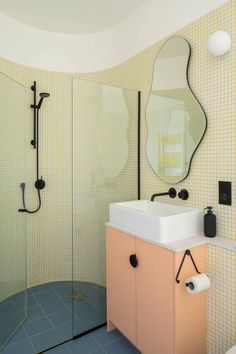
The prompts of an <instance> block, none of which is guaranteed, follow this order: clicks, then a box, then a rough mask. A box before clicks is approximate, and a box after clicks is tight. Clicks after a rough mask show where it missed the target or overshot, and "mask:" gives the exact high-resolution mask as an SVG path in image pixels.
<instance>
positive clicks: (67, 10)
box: [0, 0, 146, 34]
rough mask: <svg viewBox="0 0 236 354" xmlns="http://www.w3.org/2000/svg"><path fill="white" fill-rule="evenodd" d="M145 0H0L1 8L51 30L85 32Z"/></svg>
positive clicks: (126, 13) (124, 14)
mask: <svg viewBox="0 0 236 354" xmlns="http://www.w3.org/2000/svg"><path fill="white" fill-rule="evenodd" d="M145 2H146V0H0V11H2V12H3V13H5V14H6V15H7V16H10V17H13V18H14V19H16V20H18V21H20V22H23V23H25V24H27V25H30V26H33V27H36V28H39V29H42V30H46V31H52V32H60V33H76V34H88V33H95V32H100V31H104V30H106V29H109V28H111V27H114V26H116V25H117V24H118V23H120V22H122V21H123V20H124V19H125V18H126V17H127V16H129V15H130V14H131V13H132V12H134V11H135V10H137V9H138V8H139V7H140V6H141V5H143V4H144V3H145Z"/></svg>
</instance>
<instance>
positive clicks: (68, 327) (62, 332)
mask: <svg viewBox="0 0 236 354" xmlns="http://www.w3.org/2000/svg"><path fill="white" fill-rule="evenodd" d="M55 336H56V338H57V343H60V342H65V341H66V340H69V339H71V338H72V337H73V334H72V321H71V322H68V323H66V324H64V325H62V326H59V327H56V328H55Z"/></svg>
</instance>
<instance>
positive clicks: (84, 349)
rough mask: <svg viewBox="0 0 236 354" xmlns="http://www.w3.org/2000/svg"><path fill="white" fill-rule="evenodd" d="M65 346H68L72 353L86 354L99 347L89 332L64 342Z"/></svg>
mask: <svg viewBox="0 0 236 354" xmlns="http://www.w3.org/2000/svg"><path fill="white" fill-rule="evenodd" d="M66 346H67V347H68V348H69V350H70V352H71V353H72V354H78V353H83V354H88V353H91V352H93V351H95V350H97V349H99V345H98V344H97V343H96V342H95V340H94V339H93V337H92V336H91V335H90V334H88V335H86V336H84V337H81V338H79V339H76V340H73V341H70V342H69V343H67V344H66Z"/></svg>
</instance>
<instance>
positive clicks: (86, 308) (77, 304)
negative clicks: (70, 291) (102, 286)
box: [73, 300, 94, 318]
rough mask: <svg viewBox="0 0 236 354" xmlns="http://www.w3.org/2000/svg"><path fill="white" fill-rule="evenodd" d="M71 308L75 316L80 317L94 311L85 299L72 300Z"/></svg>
mask: <svg viewBox="0 0 236 354" xmlns="http://www.w3.org/2000/svg"><path fill="white" fill-rule="evenodd" d="M73 310H74V315H75V316H76V317H77V318H80V317H81V316H84V315H88V314H92V313H93V312H94V309H93V307H92V306H90V305H89V304H88V303H87V301H85V300H80V301H74V305H73Z"/></svg>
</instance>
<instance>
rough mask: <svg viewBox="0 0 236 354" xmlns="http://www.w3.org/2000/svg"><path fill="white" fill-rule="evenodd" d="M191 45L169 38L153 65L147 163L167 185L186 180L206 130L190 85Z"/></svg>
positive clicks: (149, 101) (148, 113) (148, 117)
mask: <svg viewBox="0 0 236 354" xmlns="http://www.w3.org/2000/svg"><path fill="white" fill-rule="evenodd" d="M189 59H190V45H189V44H188V42H187V41H186V40H184V39H183V38H180V37H172V38H170V39H169V40H168V41H167V42H165V44H164V45H163V46H162V48H161V49H160V51H159V53H158V54H157V57H156V60H155V64H154V74H153V83H152V88H151V91H150V96H149V99H148V103H147V107H146V119H147V127H148V132H147V145H146V153H147V158H148V161H149V163H150V165H151V167H152V169H153V170H154V171H155V173H156V174H157V175H158V176H159V177H160V178H161V179H162V180H163V181H165V182H167V183H171V184H172V183H177V182H180V181H182V180H183V179H184V178H186V177H187V175H188V173H189V169H190V164H191V160H192V158H193V154H194V152H195V151H196V149H197V147H198V145H199V144H200V142H201V140H202V138H203V135H204V133H205V131H206V125H207V121H206V116H205V113H204V111H203V109H202V107H201V105H200V103H199V102H198V101H197V99H196V97H195V96H194V94H193V92H192V90H191V88H190V86H189V83H188V63H189Z"/></svg>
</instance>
